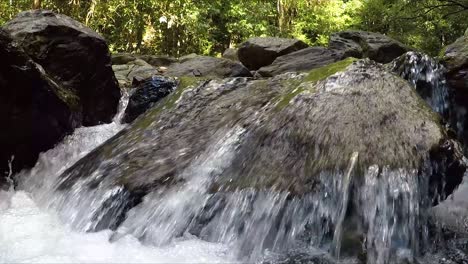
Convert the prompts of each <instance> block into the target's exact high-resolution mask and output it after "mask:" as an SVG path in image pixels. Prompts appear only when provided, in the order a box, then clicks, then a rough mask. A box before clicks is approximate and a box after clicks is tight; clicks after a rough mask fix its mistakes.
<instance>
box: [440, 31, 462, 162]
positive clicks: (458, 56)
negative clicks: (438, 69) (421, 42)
mask: <svg viewBox="0 0 468 264" xmlns="http://www.w3.org/2000/svg"><path fill="white" fill-rule="evenodd" d="M441 61H442V63H443V64H444V66H445V67H446V69H447V72H446V79H447V83H448V86H449V94H450V99H451V102H450V103H451V105H450V107H451V108H452V109H453V111H452V112H453V114H452V116H451V119H452V120H451V121H452V124H453V128H454V129H455V130H456V131H457V133H458V136H459V138H460V140H461V141H462V142H463V143H464V145H465V154H468V122H467V120H468V34H466V33H465V36H463V37H461V38H459V39H457V40H456V41H455V42H454V43H452V44H450V45H449V46H447V47H446V48H445V49H444V50H443V51H442V52H441Z"/></svg>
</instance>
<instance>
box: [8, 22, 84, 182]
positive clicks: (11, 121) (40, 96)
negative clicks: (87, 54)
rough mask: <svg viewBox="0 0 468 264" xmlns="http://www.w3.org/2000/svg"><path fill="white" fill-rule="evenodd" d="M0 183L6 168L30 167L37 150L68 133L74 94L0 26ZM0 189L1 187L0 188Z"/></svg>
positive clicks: (75, 120) (74, 118) (73, 117)
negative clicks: (62, 85) (36, 61)
mask: <svg viewBox="0 0 468 264" xmlns="http://www.w3.org/2000/svg"><path fill="white" fill-rule="evenodd" d="M0 58H2V59H1V62H0V124H2V129H0V146H1V147H0V186H1V185H2V183H5V177H4V176H6V175H7V174H8V173H9V171H10V168H9V164H8V162H9V161H12V162H11V165H12V167H11V169H12V172H17V171H19V170H21V169H23V168H28V167H32V166H33V165H34V164H35V162H36V161H37V158H38V155H39V153H40V152H43V151H46V150H48V149H50V148H52V147H53V146H54V145H55V144H56V143H58V142H59V141H60V140H61V139H62V138H63V137H64V136H65V135H66V134H69V133H71V132H72V130H73V128H74V127H75V126H76V125H77V123H78V122H79V119H80V117H79V116H76V115H74V114H73V112H72V110H71V109H73V108H74V107H75V106H74V104H75V102H74V95H73V94H70V93H69V91H68V90H65V89H64V88H62V87H60V86H59V85H57V83H55V82H54V81H53V80H52V79H51V78H50V77H49V76H48V75H47V74H46V73H45V72H44V70H43V69H42V67H41V66H40V65H38V64H36V63H35V62H34V61H32V60H31V58H30V57H29V56H28V55H26V54H25V52H24V51H23V50H22V49H21V48H19V47H18V45H17V43H15V42H13V40H12V39H11V37H10V36H9V35H8V34H7V33H6V32H5V31H3V30H1V29H0ZM0 189H1V187H0Z"/></svg>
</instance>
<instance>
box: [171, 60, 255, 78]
mask: <svg viewBox="0 0 468 264" xmlns="http://www.w3.org/2000/svg"><path fill="white" fill-rule="evenodd" d="M164 74H165V75H166V76H173V77H181V76H192V77H210V78H227V77H251V76H252V74H251V73H250V71H249V70H248V69H247V68H245V67H244V66H243V65H242V64H240V63H239V62H235V61H232V60H228V59H223V58H213V57H208V56H199V55H191V56H188V57H183V58H180V63H177V64H172V65H170V66H169V67H168V69H167V71H166V72H165V73H164Z"/></svg>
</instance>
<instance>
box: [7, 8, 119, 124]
mask: <svg viewBox="0 0 468 264" xmlns="http://www.w3.org/2000/svg"><path fill="white" fill-rule="evenodd" d="M4 29H5V31H7V32H9V33H10V34H11V35H12V37H13V38H14V39H15V40H16V41H17V42H18V43H19V45H20V46H21V47H22V48H23V49H24V50H25V52H26V53H27V54H28V55H29V56H30V57H31V58H32V59H33V60H34V61H35V62H36V63H38V64H40V65H41V66H42V67H43V68H44V69H45V71H46V72H47V74H48V75H49V76H50V77H51V78H52V79H53V80H54V81H55V82H56V83H58V84H59V85H60V86H62V87H63V88H65V89H66V90H67V91H69V92H70V93H73V94H76V95H77V97H75V99H76V98H77V100H76V102H74V104H75V109H74V110H75V111H82V113H83V125H85V126H92V125H96V124H100V123H109V122H111V121H112V118H113V116H114V115H115V114H116V112H117V107H118V104H119V99H120V88H119V86H118V83H117V80H116V78H115V76H114V73H113V71H112V68H111V59H110V54H109V51H108V47H107V44H106V41H105V40H104V39H103V38H102V37H101V36H99V35H98V34H97V33H96V32H94V31H92V30H91V29H89V28H87V27H85V26H84V25H82V24H81V23H79V22H77V21H74V20H73V19H71V18H69V17H67V16H64V15H59V14H55V13H53V12H51V11H46V10H34V11H26V12H23V13H20V14H19V15H18V16H17V17H16V18H14V19H13V20H12V21H10V22H8V23H7V24H6V25H5V26H4Z"/></svg>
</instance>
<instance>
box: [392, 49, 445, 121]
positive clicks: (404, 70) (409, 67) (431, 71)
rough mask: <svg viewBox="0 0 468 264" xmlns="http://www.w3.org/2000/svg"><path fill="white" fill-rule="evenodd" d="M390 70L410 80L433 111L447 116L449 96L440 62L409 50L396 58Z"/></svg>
mask: <svg viewBox="0 0 468 264" xmlns="http://www.w3.org/2000/svg"><path fill="white" fill-rule="evenodd" d="M392 70H393V71H394V72H396V73H397V74H399V75H400V76H401V77H402V78H404V79H406V80H408V81H409V82H411V83H412V84H413V85H414V87H415V88H416V90H417V91H418V93H419V95H420V96H421V97H422V98H423V99H424V100H426V102H427V103H428V104H429V105H430V106H431V108H432V109H433V110H434V111H436V112H437V113H440V114H441V115H442V116H444V117H445V118H447V119H448V118H449V106H450V96H449V89H448V86H447V81H446V79H445V74H446V69H445V67H444V66H443V65H442V64H440V63H439V62H438V61H436V60H435V59H434V58H432V57H429V56H428V55H426V54H423V53H419V52H412V51H411V52H408V53H406V54H404V55H402V56H401V57H400V58H398V59H396V60H395V61H394V62H393V65H392Z"/></svg>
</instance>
